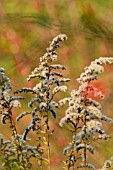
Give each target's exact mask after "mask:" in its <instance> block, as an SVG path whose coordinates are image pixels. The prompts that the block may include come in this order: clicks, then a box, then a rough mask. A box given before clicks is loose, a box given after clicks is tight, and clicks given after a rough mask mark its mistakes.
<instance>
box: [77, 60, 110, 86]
mask: <svg viewBox="0 0 113 170" xmlns="http://www.w3.org/2000/svg"><path fill="white" fill-rule="evenodd" d="M106 63H109V64H111V63H113V58H112V57H109V58H107V57H100V58H99V59H96V60H95V61H92V62H91V65H90V66H89V67H86V68H85V72H84V73H82V74H81V75H80V78H78V79H77V81H78V82H79V83H81V84H83V83H85V82H87V83H88V82H90V81H92V80H97V76H98V74H100V73H102V72H103V71H104V67H103V66H102V64H106Z"/></svg>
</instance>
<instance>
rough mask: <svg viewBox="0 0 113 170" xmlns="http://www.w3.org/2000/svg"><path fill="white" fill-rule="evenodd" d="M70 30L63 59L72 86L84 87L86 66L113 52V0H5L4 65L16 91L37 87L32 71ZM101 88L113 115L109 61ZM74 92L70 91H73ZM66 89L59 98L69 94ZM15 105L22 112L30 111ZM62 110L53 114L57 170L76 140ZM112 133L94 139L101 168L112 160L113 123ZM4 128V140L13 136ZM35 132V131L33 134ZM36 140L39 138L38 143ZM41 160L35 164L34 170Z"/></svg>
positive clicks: (1, 19)
mask: <svg viewBox="0 0 113 170" xmlns="http://www.w3.org/2000/svg"><path fill="white" fill-rule="evenodd" d="M59 33H65V34H66V35H67V36H68V40H67V41H66V42H64V44H63V45H62V47H61V49H60V50H59V59H58V62H59V63H60V64H63V65H65V66H66V67H67V71H65V72H64V75H65V77H70V78H71V81H70V83H68V87H69V89H70V91H71V90H72V89H75V88H77V87H78V84H77V82H76V78H78V77H79V75H80V73H81V72H83V69H84V67H85V66H87V65H89V64H90V62H91V61H92V60H94V59H95V58H99V57H100V56H104V57H105V56H107V57H108V56H109V57H110V56H113V0H109V1H106V0H71V1H70V0H1V1H0V67H4V68H5V70H6V74H7V76H9V77H10V79H11V81H12V84H13V91H15V90H17V89H20V88H22V87H32V86H34V84H35V83H36V82H27V80H26V79H27V77H28V75H29V74H30V72H31V71H32V70H33V69H34V68H35V67H36V66H38V63H39V57H41V56H42V55H43V54H44V53H45V49H46V48H47V47H48V45H49V41H51V40H52V39H53V38H54V37H55V36H56V35H57V34H59ZM94 84H95V86H96V87H98V88H99V89H101V90H102V92H103V93H104V94H105V100H103V101H100V102H101V104H102V107H103V113H104V114H106V115H107V116H110V117H111V118H113V112H112V111H113V65H112V66H109V65H106V66H105V73H104V74H102V75H100V77H99V81H98V83H97V82H95V83H94ZM67 95H68V94H67ZM65 96H66V94H61V95H59V96H58V98H56V100H57V99H60V98H61V97H62V98H63V97H65ZM29 98H30V96H26V101H24V102H22V106H23V107H22V109H15V111H14V115H13V116H14V119H15V118H16V116H17V115H18V114H19V113H21V112H22V111H25V110H26V109H28V108H27V106H26V104H27V102H28V101H29ZM63 109H64V111H62V112H61V111H60V110H58V111H57V115H58V116H57V119H56V120H54V119H51V125H52V126H53V128H55V132H54V135H53V137H52V138H51V142H52V149H51V151H52V153H51V165H52V169H53V170H59V169H61V167H62V166H63V164H62V162H61V161H62V160H64V159H65V157H64V156H63V155H62V151H63V148H64V147H65V146H67V144H68V142H70V141H71V135H70V132H69V130H68V127H65V128H63V129H61V127H59V121H60V119H61V118H62V117H63V116H64V114H65V109H66V108H65V107H64V108H63ZM29 121H30V118H29V117H26V118H25V119H22V120H21V121H20V122H19V123H18V124H17V127H18V130H19V133H22V132H23V130H24V129H25V127H26V126H27V124H29ZM103 126H104V127H105V129H106V131H107V133H108V134H109V135H111V136H112V138H111V139H110V140H109V141H98V142H96V144H95V143H94V148H95V155H94V156H91V158H90V161H91V162H92V163H93V164H94V165H95V166H96V168H97V169H98V168H100V167H102V166H103V163H104V161H105V160H106V159H108V158H109V157H110V156H112V155H113V125H106V123H105V124H104V125H103ZM0 133H2V134H3V135H4V139H10V134H11V132H10V129H8V127H6V126H4V125H2V124H0ZM30 136H31V137H33V135H32V134H30ZM34 142H35V141H33V144H34ZM35 169H37V164H36V163H35V165H34V170H35Z"/></svg>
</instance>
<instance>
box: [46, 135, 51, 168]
mask: <svg viewBox="0 0 113 170" xmlns="http://www.w3.org/2000/svg"><path fill="white" fill-rule="evenodd" d="M49 137H50V136H49V134H48V136H47V139H48V142H47V143H48V165H49V166H48V170H51V166H50V165H51V162H50V158H51V156H50V142H49Z"/></svg>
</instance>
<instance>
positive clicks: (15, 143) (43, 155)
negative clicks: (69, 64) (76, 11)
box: [0, 34, 113, 170]
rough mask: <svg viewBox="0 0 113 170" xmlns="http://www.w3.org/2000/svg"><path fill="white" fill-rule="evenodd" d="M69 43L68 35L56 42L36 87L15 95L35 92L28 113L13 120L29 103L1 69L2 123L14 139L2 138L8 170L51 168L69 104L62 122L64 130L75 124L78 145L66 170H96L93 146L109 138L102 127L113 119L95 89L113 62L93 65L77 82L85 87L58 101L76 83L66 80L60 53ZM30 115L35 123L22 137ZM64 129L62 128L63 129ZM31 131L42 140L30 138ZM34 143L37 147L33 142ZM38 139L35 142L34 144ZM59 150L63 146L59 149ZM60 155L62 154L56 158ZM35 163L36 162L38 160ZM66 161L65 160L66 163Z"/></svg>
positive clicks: (0, 149)
mask: <svg viewBox="0 0 113 170" xmlns="http://www.w3.org/2000/svg"><path fill="white" fill-rule="evenodd" d="M66 39H67V36H66V35H65V34H59V35H58V36H56V37H55V38H54V39H53V40H52V42H50V46H49V48H47V49H46V53H45V54H44V55H43V56H42V57H41V58H40V62H39V66H38V67H36V68H35V69H34V71H32V73H31V74H30V75H29V77H28V79H27V80H28V81H31V80H32V79H35V82H36V85H35V86H33V87H32V88H29V87H28V88H27V87H24V88H22V89H20V90H17V91H15V92H14V93H15V94H18V93H22V94H21V95H23V93H31V99H29V102H28V111H24V112H22V113H21V114H18V117H17V118H16V121H15V119H14V118H13V114H12V113H13V109H14V108H19V107H22V106H21V102H20V100H25V99H24V98H23V97H21V96H15V95H12V85H11V82H10V80H9V78H8V77H7V76H5V71H4V69H3V68H0V114H1V122H2V123H3V124H4V125H9V127H10V130H11V131H12V135H11V138H10V140H4V139H3V137H2V135H0V160H1V163H2V165H1V166H2V169H4V170H6V169H8V170H29V169H34V166H33V164H34V162H33V161H32V160H33V159H35V162H37V167H35V169H37V170H39V169H43V167H45V166H46V167H47V168H46V169H48V170H52V169H51V150H52V146H51V142H50V138H51V135H52V136H53V137H54V135H55V136H56V134H55V132H54V131H55V129H54V128H53V127H52V125H51V120H52V121H54V119H55V118H57V109H60V112H61V111H62V110H61V106H62V105H64V104H66V103H68V109H67V110H66V114H65V116H64V117H63V118H62V119H61V121H60V126H61V127H63V126H64V124H69V125H71V132H72V141H71V142H70V143H69V145H68V146H67V147H66V148H65V149H64V154H65V155H66V156H67V159H66V160H65V161H63V162H64V166H63V168H64V169H67V170H71V169H72V170H75V169H83V170H86V169H87V168H89V169H93V170H95V169H96V168H95V166H94V165H92V164H90V163H88V156H90V155H89V154H88V152H90V153H91V154H94V148H93V146H92V145H91V143H92V141H96V140H99V139H105V140H106V139H109V138H110V136H109V135H107V134H106V132H105V131H104V129H103V127H102V121H106V122H108V123H113V120H112V119H111V118H109V117H107V116H105V115H104V114H103V113H102V108H101V104H100V103H99V102H98V101H96V100H94V98H95V97H98V98H102V99H103V98H104V95H103V94H102V92H101V91H100V90H99V89H98V88H96V87H94V86H93V84H91V83H92V81H94V80H97V81H98V74H99V73H102V72H103V71H104V67H103V66H102V64H106V63H109V64H111V63H113V58H112V57H101V58H99V59H96V60H95V61H93V62H91V65H90V66H89V67H86V68H85V72H84V73H82V74H81V75H80V78H78V79H77V81H78V82H79V83H80V86H79V87H78V89H76V90H72V92H71V93H70V97H66V98H64V99H60V100H58V101H56V99H55V96H56V95H57V93H58V92H60V91H63V92H66V91H67V86H66V85H65V84H66V83H67V82H69V81H70V79H69V78H64V76H63V70H66V67H65V66H64V65H61V64H56V61H57V57H58V56H57V51H56V50H57V48H59V47H60V46H61V45H60V43H61V42H62V41H64V40H66ZM26 116H30V118H31V122H30V124H29V125H28V126H27V127H26V128H25V130H24V132H23V133H22V134H19V132H18V128H17V126H16V125H17V123H18V121H19V120H20V119H24V117H25V118H26ZM59 130H60V127H59ZM29 132H32V135H34V136H35V138H36V139H34V138H32V136H31V138H29ZM29 140H31V142H32V143H34V146H33V145H31V143H29ZM34 140H35V141H34ZM56 145H57V144H56ZM54 154H56V155H57V153H54ZM32 158H33V159H32ZM61 161H62V160H61Z"/></svg>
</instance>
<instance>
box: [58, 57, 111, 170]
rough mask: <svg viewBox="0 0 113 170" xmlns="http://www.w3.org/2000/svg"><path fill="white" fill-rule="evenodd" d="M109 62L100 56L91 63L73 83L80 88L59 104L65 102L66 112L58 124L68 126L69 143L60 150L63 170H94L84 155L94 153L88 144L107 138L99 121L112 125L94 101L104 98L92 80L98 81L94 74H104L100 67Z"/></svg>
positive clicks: (102, 68) (108, 59) (109, 61)
mask: <svg viewBox="0 0 113 170" xmlns="http://www.w3.org/2000/svg"><path fill="white" fill-rule="evenodd" d="M106 63H109V64H111V63H113V58H111V57H109V58H107V57H100V58H99V59H96V60H95V61H93V62H91V65H90V66H89V67H86V68H85V72H84V73H82V74H81V75H80V78H78V79H77V81H78V82H79V83H80V86H79V88H78V89H76V90H72V92H71V94H70V97H69V98H66V99H63V100H61V101H60V102H59V103H60V104H61V105H62V104H65V103H66V101H67V102H68V105H69V106H68V109H67V110H66V114H65V116H64V118H62V119H61V121H60V126H61V127H63V126H64V124H71V125H72V141H71V142H70V144H69V145H68V146H67V147H66V148H65V149H64V154H66V155H67V159H66V161H64V164H65V167H64V168H65V169H68V170H70V169H79V168H80V169H86V168H89V169H93V170H96V168H95V167H94V166H93V165H92V164H90V163H88V152H90V153H91V154H94V148H93V147H92V146H91V143H92V141H96V140H99V139H105V140H106V139H109V138H110V136H109V135H107V134H106V133H105V131H104V129H103V127H102V121H106V122H108V123H113V120H112V119H111V118H109V117H107V116H105V115H104V114H103V113H102V108H101V104H100V103H99V102H98V101H96V100H94V98H95V97H96V98H97V97H98V98H102V99H103V98H104V95H103V94H102V92H101V91H100V90H99V89H98V88H96V87H94V85H93V84H92V81H94V80H98V74H100V73H102V72H103V71H104V67H103V66H102V64H106Z"/></svg>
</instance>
